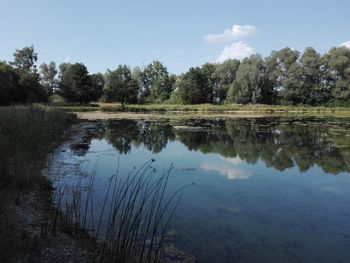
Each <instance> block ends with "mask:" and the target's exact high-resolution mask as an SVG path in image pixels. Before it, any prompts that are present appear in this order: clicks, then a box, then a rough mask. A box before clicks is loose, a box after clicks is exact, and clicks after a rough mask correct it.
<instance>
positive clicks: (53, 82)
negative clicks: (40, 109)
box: [39, 61, 58, 96]
mask: <svg viewBox="0 0 350 263" xmlns="http://www.w3.org/2000/svg"><path fill="white" fill-rule="evenodd" d="M39 69H40V76H41V81H40V82H41V85H43V87H44V88H45V90H46V93H47V94H48V95H49V96H51V95H52V94H53V93H54V91H55V90H56V89H57V85H58V81H57V79H56V75H57V69H56V64H55V62H53V61H51V62H50V64H46V63H43V64H41V65H40V67H39Z"/></svg>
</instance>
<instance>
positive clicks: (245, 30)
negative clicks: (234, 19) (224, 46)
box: [203, 25, 256, 43]
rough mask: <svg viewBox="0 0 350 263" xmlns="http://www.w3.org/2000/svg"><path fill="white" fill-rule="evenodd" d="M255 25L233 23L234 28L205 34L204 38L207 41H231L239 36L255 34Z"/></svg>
mask: <svg viewBox="0 0 350 263" xmlns="http://www.w3.org/2000/svg"><path fill="white" fill-rule="evenodd" d="M255 32H256V28H255V26H249V25H243V26H241V25H233V26H232V28H230V29H226V30H225V31H224V33H222V34H209V35H206V36H204V38H203V40H204V41H205V42H207V43H215V42H229V41H233V40H235V39H238V38H242V37H246V36H250V35H253V34H255Z"/></svg>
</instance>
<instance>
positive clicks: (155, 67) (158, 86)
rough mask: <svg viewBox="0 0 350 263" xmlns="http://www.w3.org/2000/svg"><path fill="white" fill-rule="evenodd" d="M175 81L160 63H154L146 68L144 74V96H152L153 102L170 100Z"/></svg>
mask: <svg viewBox="0 0 350 263" xmlns="http://www.w3.org/2000/svg"><path fill="white" fill-rule="evenodd" d="M175 80H176V79H174V77H173V76H169V72H168V70H167V68H166V67H165V66H164V65H163V64H162V63H161V62H159V61H157V60H156V61H153V62H152V63H150V64H149V65H147V66H146V67H145V69H144V70H143V74H142V83H143V87H142V88H143V93H144V96H147V95H148V94H150V95H149V96H150V98H151V101H156V100H159V101H164V100H167V99H169V97H170V94H171V92H172V90H173V88H174V84H175Z"/></svg>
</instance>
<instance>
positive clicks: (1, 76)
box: [0, 61, 20, 105]
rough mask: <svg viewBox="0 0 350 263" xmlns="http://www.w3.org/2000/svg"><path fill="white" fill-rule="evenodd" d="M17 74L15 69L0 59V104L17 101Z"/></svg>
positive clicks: (18, 93) (18, 92)
mask: <svg viewBox="0 0 350 263" xmlns="http://www.w3.org/2000/svg"><path fill="white" fill-rule="evenodd" d="M19 98H20V89H19V76H18V75H17V73H16V71H15V69H14V68H13V67H11V66H10V65H8V64H7V63H5V62H1V61H0V105H10V104H11V103H16V102H19Z"/></svg>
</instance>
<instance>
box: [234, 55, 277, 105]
mask: <svg viewBox="0 0 350 263" xmlns="http://www.w3.org/2000/svg"><path fill="white" fill-rule="evenodd" d="M272 98H273V86H272V85H271V82H270V80H269V78H268V75H267V68H266V65H265V62H264V60H263V59H262V57H261V56H260V55H252V56H250V57H249V58H245V59H244V60H243V61H242V63H241V64H240V66H239V68H238V70H237V73H236V78H235V80H234V81H233V83H232V85H231V87H230V89H229V91H228V95H227V100H228V102H235V103H243V104H246V103H271V102H272Z"/></svg>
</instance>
